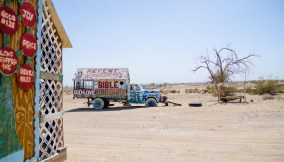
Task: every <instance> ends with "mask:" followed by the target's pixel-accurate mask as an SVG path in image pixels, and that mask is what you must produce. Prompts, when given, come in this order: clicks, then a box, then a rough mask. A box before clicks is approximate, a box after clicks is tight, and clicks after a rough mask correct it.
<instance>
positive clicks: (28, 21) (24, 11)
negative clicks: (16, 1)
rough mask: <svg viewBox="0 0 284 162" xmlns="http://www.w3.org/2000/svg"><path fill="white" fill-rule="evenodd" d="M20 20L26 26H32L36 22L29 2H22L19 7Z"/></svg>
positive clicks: (33, 9) (33, 10)
mask: <svg viewBox="0 0 284 162" xmlns="http://www.w3.org/2000/svg"><path fill="white" fill-rule="evenodd" d="M20 14H21V16H22V22H23V24H24V25H25V26H26V27H33V26H34V25H35V23H36V11H35V8H34V6H33V5H32V4H31V3H30V2H24V3H23V4H22V6H21V7H20Z"/></svg>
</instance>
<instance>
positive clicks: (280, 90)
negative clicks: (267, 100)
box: [277, 84, 284, 93]
mask: <svg viewBox="0 0 284 162" xmlns="http://www.w3.org/2000/svg"><path fill="white" fill-rule="evenodd" d="M277 93H284V84H281V85H280V84H278V86H277Z"/></svg>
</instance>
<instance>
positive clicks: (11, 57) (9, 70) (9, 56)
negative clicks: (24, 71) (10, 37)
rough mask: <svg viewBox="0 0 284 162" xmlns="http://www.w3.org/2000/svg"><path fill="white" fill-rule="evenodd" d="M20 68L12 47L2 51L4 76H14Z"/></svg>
mask: <svg viewBox="0 0 284 162" xmlns="http://www.w3.org/2000/svg"><path fill="white" fill-rule="evenodd" d="M17 66H18V58H17V55H16V53H15V51H14V50H13V49H12V48H10V47H2V48H1V49H0V72H2V73H3V74H7V75H10V74H13V73H14V72H15V71H16V69H17Z"/></svg>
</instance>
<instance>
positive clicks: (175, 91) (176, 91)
mask: <svg viewBox="0 0 284 162" xmlns="http://www.w3.org/2000/svg"><path fill="white" fill-rule="evenodd" d="M170 93H180V91H179V90H175V89H174V90H170Z"/></svg>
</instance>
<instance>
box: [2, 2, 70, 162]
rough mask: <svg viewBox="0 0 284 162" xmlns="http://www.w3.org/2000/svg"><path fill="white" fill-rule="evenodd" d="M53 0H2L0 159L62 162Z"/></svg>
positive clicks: (60, 37) (60, 34)
mask: <svg viewBox="0 0 284 162" xmlns="http://www.w3.org/2000/svg"><path fill="white" fill-rule="evenodd" d="M71 47H72V45H71V43H70V41H69V38H68V36H67V34H66V32H65V30H64V28H63V25H62V23H61V22H60V19H59V17H58V15H57V13H56V10H55V8H54V6H53V4H52V2H51V0H30V1H23V0H0V162H6V161H42V160H46V161H52V160H53V161H62V160H64V159H66V148H65V146H64V137H63V134H64V133H63V117H62V112H63V97H62V95H63V85H62V79H63V75H62V74H63V69H62V53H63V48H71Z"/></svg>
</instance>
